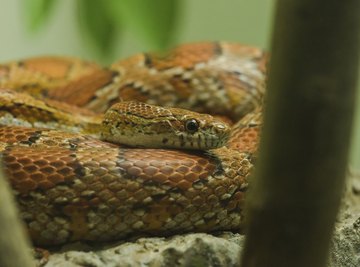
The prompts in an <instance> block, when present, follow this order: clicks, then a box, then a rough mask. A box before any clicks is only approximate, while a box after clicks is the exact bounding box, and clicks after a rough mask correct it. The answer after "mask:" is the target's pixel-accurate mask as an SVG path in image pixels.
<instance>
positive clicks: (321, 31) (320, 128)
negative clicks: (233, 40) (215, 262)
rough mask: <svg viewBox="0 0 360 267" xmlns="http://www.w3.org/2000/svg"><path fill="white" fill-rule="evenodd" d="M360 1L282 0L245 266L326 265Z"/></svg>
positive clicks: (349, 111)
mask: <svg viewBox="0 0 360 267" xmlns="http://www.w3.org/2000/svg"><path fill="white" fill-rule="evenodd" d="M359 28H360V1H358V0H348V1H345V2H344V1H338V0H317V1H314V0H278V1H277V10H276V19H275V24H274V35H273V43H272V51H271V55H272V56H271V64H270V73H269V83H268V87H269V88H268V96H267V102H266V107H265V120H264V129H263V134H262V140H261V144H260V156H259V161H258V165H257V169H256V171H255V179H254V180H253V181H252V182H253V183H252V188H251V191H250V192H249V198H248V214H247V215H248V230H247V239H246V243H245V250H244V254H243V258H242V266H243V267H250V266H259V267H260V266H261V267H263V266H267V267H272V266H274V267H275V266H276V267H281V266H293V267H296V266H299V267H300V266H301V267H303V266H307V267H312V266H313V267H315V266H321V267H323V266H325V265H326V260H327V255H328V248H329V241H330V237H331V232H332V230H333V226H334V221H335V218H336V214H337V211H338V207H339V202H340V196H341V193H342V188H343V183H344V176H345V168H346V165H347V159H348V147H349V141H350V131H351V123H352V119H353V108H354V103H353V102H354V99H355V85H356V79H357V73H358V58H359V48H360V43H359Z"/></svg>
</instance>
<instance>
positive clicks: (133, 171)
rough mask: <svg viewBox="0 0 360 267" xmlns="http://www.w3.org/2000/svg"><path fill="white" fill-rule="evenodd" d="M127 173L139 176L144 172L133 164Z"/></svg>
mask: <svg viewBox="0 0 360 267" xmlns="http://www.w3.org/2000/svg"><path fill="white" fill-rule="evenodd" d="M127 173H128V174H130V175H133V176H139V175H140V174H142V169H140V168H138V167H135V166H132V167H130V168H128V169H127Z"/></svg>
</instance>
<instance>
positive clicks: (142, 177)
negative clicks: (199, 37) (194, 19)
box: [0, 42, 267, 246]
mask: <svg viewBox="0 0 360 267" xmlns="http://www.w3.org/2000/svg"><path fill="white" fill-rule="evenodd" d="M266 60H267V57H266V54H265V53H264V52H263V51H262V50H260V49H257V48H254V47H250V46H246V45H241V44H235V43H226V42H213V43H208V42H203V43H193V44H185V45H181V46H178V47H176V48H175V49H173V50H171V51H170V52H169V53H166V54H155V53H142V54H137V55H135V56H132V57H129V58H127V59H124V60H121V61H118V62H116V63H114V64H112V65H111V66H109V67H100V66H98V65H97V64H94V63H91V62H86V61H83V60H79V59H75V58H66V57H37V58H30V59H26V60H21V61H14V62H9V63H5V64H1V65H0V88H1V89H0V125H1V126H0V151H1V152H0V156H1V159H2V162H3V169H4V173H5V174H6V177H7V178H8V179H9V182H10V184H11V186H12V188H13V191H14V194H15V197H16V200H17V203H18V206H19V210H20V214H21V217H22V219H23V220H24V222H25V224H26V227H27V229H28V232H29V234H30V237H31V239H32V241H33V242H34V244H36V245H41V246H51V245H59V244H64V243H67V242H71V241H78V240H85V241H111V240H118V239H121V238H126V237H128V236H133V235H169V234H174V233H182V232H191V231H207V232H208V231H216V230H237V229H239V228H240V227H241V223H242V217H243V214H242V209H243V203H244V197H245V192H246V190H247V188H248V177H249V174H250V173H251V170H252V168H253V164H254V160H255V157H256V150H257V144H258V135H259V129H260V127H261V111H259V110H260V109H261V108H259V106H260V104H261V102H262V98H263V95H264V89H263V88H264V86H263V84H264V80H265V65H266ZM130 100H131V101H138V102H141V103H147V104H151V105H161V106H167V107H180V108H185V109H189V110H193V111H196V112H200V113H210V114H213V115H216V116H218V117H220V118H223V119H224V120H225V119H226V120H227V121H232V122H234V125H233V126H232V129H231V134H230V139H229V141H228V142H227V144H226V145H225V146H223V147H220V148H214V149H209V150H206V151H203V150H196V149H195V150H183V149H171V148H170V149H169V148H134V147H129V146H125V145H117V144H113V143H111V142H105V141H101V140H99V139H98V131H99V127H103V126H101V125H102V124H101V123H100V122H101V120H102V119H103V116H104V115H103V112H104V111H105V110H107V109H109V108H110V107H111V106H112V105H113V104H114V103H116V102H119V101H130ZM147 104H146V105H147ZM144 105H145V104H144ZM146 105H145V106H146ZM145 112H147V110H146V109H145ZM151 116H152V115H151ZM151 116H150V115H148V114H145V115H144V117H146V118H147V119H150V120H153V118H151ZM181 127H183V126H181ZM158 129H159V130H161V129H162V127H161V126H159V127H158ZM133 139H134V138H133ZM165 141H167V140H165ZM165 141H164V139H163V142H165Z"/></svg>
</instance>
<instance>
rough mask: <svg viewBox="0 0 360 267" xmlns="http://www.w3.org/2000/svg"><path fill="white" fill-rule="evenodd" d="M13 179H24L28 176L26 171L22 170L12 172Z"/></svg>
mask: <svg viewBox="0 0 360 267" xmlns="http://www.w3.org/2000/svg"><path fill="white" fill-rule="evenodd" d="M12 176H13V179H15V180H19V181H20V180H25V179H27V178H28V173H26V172H24V171H18V172H14V173H13V175H12Z"/></svg>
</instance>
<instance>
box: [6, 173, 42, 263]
mask: <svg viewBox="0 0 360 267" xmlns="http://www.w3.org/2000/svg"><path fill="white" fill-rule="evenodd" d="M10 192H11V189H10V186H9V185H8V183H7V182H6V181H5V178H4V175H3V173H2V171H1V170H0V231H1V233H0V266H2V267H19V266H21V267H32V266H35V265H34V263H33V260H32V258H31V256H30V246H29V242H28V239H27V238H26V236H25V232H24V228H23V225H22V224H21V221H20V218H19V217H18V214H17V213H16V208H15V203H14V200H13V196H12V195H11V194H10Z"/></svg>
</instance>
